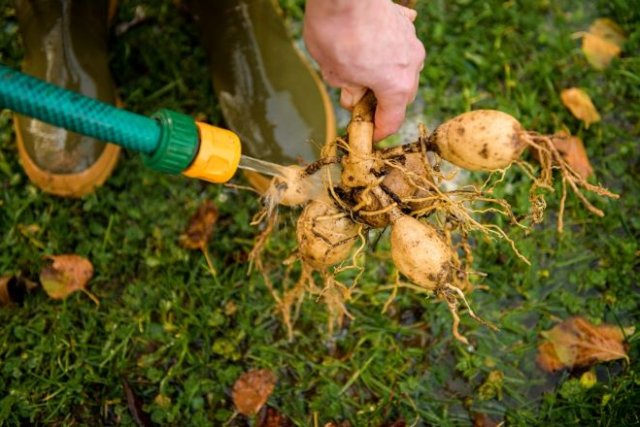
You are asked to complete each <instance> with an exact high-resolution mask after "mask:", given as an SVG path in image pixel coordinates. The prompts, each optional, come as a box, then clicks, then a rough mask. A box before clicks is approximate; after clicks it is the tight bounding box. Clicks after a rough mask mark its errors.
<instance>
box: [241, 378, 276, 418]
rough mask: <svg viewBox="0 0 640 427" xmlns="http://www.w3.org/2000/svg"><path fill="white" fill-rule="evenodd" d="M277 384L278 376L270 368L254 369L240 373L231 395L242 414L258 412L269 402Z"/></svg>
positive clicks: (248, 414)
mask: <svg viewBox="0 0 640 427" xmlns="http://www.w3.org/2000/svg"><path fill="white" fill-rule="evenodd" d="M275 385H276V376H275V374H274V373H273V372H272V371H270V370H269V369H252V370H250V371H247V372H245V373H244V374H242V375H240V377H239V378H238V379H237V380H236V383H235V384H234V385H233V391H232V392H231V397H232V398H233V403H234V405H235V406H236V408H237V409H238V412H240V413H241V414H242V415H247V416H250V415H254V414H256V413H257V412H258V411H259V410H260V408H262V405H264V404H265V403H266V402H267V399H269V396H271V393H272V392H273V389H274V387H275Z"/></svg>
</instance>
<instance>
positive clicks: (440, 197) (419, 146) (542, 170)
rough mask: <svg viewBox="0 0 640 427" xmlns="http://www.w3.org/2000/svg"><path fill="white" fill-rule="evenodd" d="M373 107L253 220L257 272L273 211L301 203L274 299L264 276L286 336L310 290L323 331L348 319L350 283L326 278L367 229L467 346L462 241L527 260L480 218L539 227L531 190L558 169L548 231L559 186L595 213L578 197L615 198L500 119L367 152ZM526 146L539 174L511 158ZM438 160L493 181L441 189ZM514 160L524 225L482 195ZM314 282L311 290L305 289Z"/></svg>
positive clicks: (287, 180) (479, 118)
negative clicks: (385, 232) (380, 232)
mask: <svg viewBox="0 0 640 427" xmlns="http://www.w3.org/2000/svg"><path fill="white" fill-rule="evenodd" d="M374 111H375V98H374V96H373V94H372V93H371V92H369V93H367V94H366V95H365V97H364V98H363V99H362V100H361V101H360V103H359V104H358V105H357V106H356V107H355V108H354V110H353V112H352V119H351V123H350V124H349V127H348V129H347V135H346V137H345V138H338V139H337V140H336V141H335V142H334V143H332V144H330V145H329V146H326V147H324V149H323V153H322V158H321V159H320V160H319V161H318V162H315V163H313V164H311V165H308V166H307V167H300V166H291V167H289V168H288V170H287V171H286V172H285V173H283V175H282V176H281V177H278V178H276V179H274V180H273V182H272V185H271V188H270V189H269V190H268V191H267V193H266V195H265V197H264V200H265V211H264V212H263V213H262V215H260V217H259V218H260V220H261V221H262V220H265V218H266V221H267V226H266V227H265V228H264V231H263V233H262V234H261V235H260V236H259V237H258V240H257V243H256V246H255V248H254V251H253V252H252V254H251V260H252V261H253V262H254V264H255V265H256V266H257V267H258V268H259V269H261V270H262V271H263V273H265V272H264V265H263V263H262V261H261V258H260V253H261V250H262V248H263V247H264V244H265V242H266V239H267V236H268V234H269V233H271V232H272V231H273V229H274V227H273V225H274V224H275V222H276V212H277V209H276V208H275V207H276V205H278V204H281V205H285V206H303V210H302V213H301V214H300V217H299V219H298V222H297V225H296V238H297V243H298V250H297V253H296V256H295V259H296V260H299V261H300V262H301V265H302V268H301V274H300V279H299V280H298V281H297V282H296V283H295V285H293V286H292V287H290V288H288V289H285V290H284V291H283V292H282V293H278V292H277V291H276V290H275V289H274V286H273V285H272V284H271V281H270V280H269V278H268V275H267V274H266V273H265V274H264V277H265V282H266V283H267V285H268V286H269V288H270V290H271V292H272V293H273V295H274V297H275V299H276V301H277V302H278V305H279V307H280V310H281V312H282V315H283V319H284V321H285V324H286V326H287V327H288V330H289V334H290V337H292V325H291V310H292V306H294V305H296V306H298V304H299V302H300V301H301V299H302V298H303V295H304V293H305V292H311V293H313V294H316V295H318V296H319V297H321V298H323V299H324V300H325V302H326V303H327V306H328V308H329V313H330V314H331V316H330V319H329V326H330V330H331V328H332V327H333V325H334V323H340V321H341V320H342V319H343V317H344V316H345V315H347V316H349V313H348V312H347V310H346V306H345V304H344V302H345V300H346V299H348V298H349V295H350V291H351V289H352V286H353V285H352V286H351V287H348V286H346V285H344V284H342V283H340V282H339V281H338V280H337V278H336V274H337V272H339V271H343V270H344V269H345V268H349V267H355V268H361V267H357V259H356V255H357V254H359V253H362V249H363V248H364V247H365V245H366V237H367V236H368V231H369V230H374V229H385V228H390V243H391V259H392V260H393V263H394V265H395V267H396V268H397V270H398V271H399V272H400V273H401V274H402V275H403V276H404V277H406V278H407V279H409V281H410V282H411V283H412V285H410V287H412V288H413V289H422V290H424V291H428V292H433V293H434V294H435V295H436V296H437V297H439V298H441V299H443V300H444V301H445V302H446V303H447V305H448V306H449V308H450V310H451V312H452V315H453V317H454V322H453V335H454V336H455V337H456V338H457V339H459V340H460V341H462V342H465V343H466V342H467V340H466V338H465V337H464V336H463V335H461V334H460V333H459V331H458V324H459V317H458V313H457V307H458V306H459V303H460V302H461V301H462V302H463V303H464V305H465V306H466V307H467V308H468V312H469V314H470V315H471V316H472V317H474V318H476V319H478V318H477V317H476V316H475V314H474V313H473V311H472V310H471V308H470V306H469V304H468V302H467V300H466V298H465V292H467V291H469V290H470V289H471V284H470V280H469V276H470V275H471V274H472V273H473V270H472V269H471V263H472V260H473V255H472V249H471V247H472V245H471V244H470V242H469V233H470V232H480V233H484V234H486V235H488V236H490V237H495V238H500V239H505V240H507V241H508V242H509V243H510V245H511V247H512V248H513V250H514V252H515V254H516V255H517V256H518V257H520V258H521V259H522V260H523V261H525V262H528V261H527V259H526V258H525V257H524V256H523V255H522V254H520V252H519V251H518V250H517V247H516V245H515V242H514V241H513V240H512V239H511V238H510V237H509V236H508V235H507V233H506V232H505V231H504V230H502V228H500V227H499V226H497V225H495V224H492V223H488V224H485V223H482V222H481V219H480V218H482V214H483V213H487V212H489V213H492V214H495V215H502V216H504V217H505V218H506V219H507V220H508V221H509V222H510V223H511V224H513V225H515V226H518V227H522V228H527V227H529V225H531V224H535V223H538V222H540V221H541V220H542V217H543V211H544V208H545V206H546V203H545V201H544V196H543V195H542V194H541V190H545V189H546V190H550V191H553V170H554V169H557V170H559V172H560V175H561V180H562V197H561V203H560V215H559V221H558V227H559V230H561V228H562V214H563V212H564V204H565V199H566V196H567V188H570V189H572V190H573V191H574V192H575V194H576V195H577V196H578V198H579V199H580V200H581V201H582V202H583V204H584V206H585V207H586V208H587V209H588V210H590V211H591V212H593V213H595V214H597V215H602V214H603V213H602V211H600V210H599V209H597V208H596V207H594V206H593V205H592V204H591V203H590V202H589V201H588V200H587V199H586V197H585V196H584V194H583V191H589V192H595V193H596V194H598V195H601V196H607V197H612V198H616V197H617V195H616V194H613V193H611V192H609V191H607V190H606V189H604V188H602V187H599V186H596V185H593V184H590V183H588V182H587V181H586V180H585V179H584V178H583V177H581V176H580V175H579V174H577V173H576V172H575V171H574V170H572V168H571V166H570V165H569V164H568V163H567V162H566V161H565V160H564V159H563V157H562V156H561V155H560V154H559V153H558V151H557V150H556V148H555V146H554V144H553V142H552V140H551V138H549V137H547V136H545V135H539V134H537V133H535V132H530V131H527V130H525V129H524V128H523V127H522V125H521V124H520V122H519V121H518V120H516V119H515V118H514V117H512V116H510V115H509V114H506V113H503V112H500V111H493V110H477V111H471V112H468V113H464V114H461V115H459V116H457V117H455V118H453V119H451V120H449V121H447V122H445V123H443V124H442V125H440V126H439V127H438V128H437V129H436V130H435V131H434V132H432V133H429V132H428V131H427V130H426V129H425V128H424V127H421V128H420V137H419V139H418V140H417V141H416V142H413V143H409V144H405V145H400V146H396V147H392V148H387V149H376V148H375V146H374V143H373V127H374V120H373V118H374V117H373V114H374ZM527 148H530V149H532V150H534V151H535V155H536V157H537V159H538V161H539V163H540V167H539V168H536V167H534V166H532V165H531V164H529V163H527V162H525V161H523V160H521V159H520V157H521V156H522V154H523V152H524V151H525V150H526V149H527ZM443 160H444V161H446V162H448V163H451V164H453V165H455V166H457V167H459V168H462V169H466V170H470V171H484V172H491V176H499V178H498V179H497V180H493V181H492V180H491V179H487V181H486V182H485V183H484V184H483V185H482V186H475V185H467V186H464V187H461V188H456V189H452V190H445V186H444V185H443V184H445V183H447V182H448V181H450V179H451V176H449V175H447V174H445V173H444V172H443V169H444V168H443V167H442V166H443ZM513 164H516V165H518V166H520V167H521V168H522V170H523V171H524V173H525V175H528V176H529V177H530V178H532V180H533V185H532V187H531V190H530V202H531V205H530V212H529V214H528V215H527V216H525V217H522V216H520V217H516V216H515V215H514V214H513V212H512V210H511V206H510V205H509V203H508V202H507V201H506V200H503V199H500V198H496V197H494V196H493V189H494V187H495V186H496V185H498V184H499V183H500V182H501V179H502V177H503V176H504V173H505V172H506V170H507V169H509V168H510V167H511V166H512V165H513ZM358 241H360V244H359V245H358V243H357V242H358ZM345 264H347V266H346V267H345ZM289 265H291V260H289ZM318 276H319V277H320V278H321V279H322V285H321V286H318V285H316V278H317V277H318Z"/></svg>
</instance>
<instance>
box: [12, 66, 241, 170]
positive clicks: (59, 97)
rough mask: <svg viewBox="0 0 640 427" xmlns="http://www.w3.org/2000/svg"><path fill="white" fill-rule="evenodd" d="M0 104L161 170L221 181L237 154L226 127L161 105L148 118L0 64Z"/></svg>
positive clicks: (235, 141)
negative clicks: (198, 120) (128, 153)
mask: <svg viewBox="0 0 640 427" xmlns="http://www.w3.org/2000/svg"><path fill="white" fill-rule="evenodd" d="M0 108H8V109H10V110H12V111H14V112H16V113H18V114H23V115H25V116H28V117H32V118H35V119H38V120H41V121H43V122H46V123H49V124H51V125H54V126H58V127H61V128H64V129H67V130H70V131H73V132H76V133H79V134H82V135H86V136H90V137H92V138H96V139H99V140H101V141H106V142H111V143H113V144H116V145H119V146H121V147H123V148H125V149H129V150H133V151H137V152H140V153H142V155H143V158H144V163H145V165H146V166H148V167H150V168H153V169H155V170H158V171H161V172H165V173H171V174H177V173H184V174H185V175H187V176H191V177H195V178H201V179H205V180H208V181H212V182H224V181H226V180H228V179H230V178H231V177H232V176H233V174H234V173H235V171H236V169H237V167H238V162H239V159H240V141H239V140H238V138H237V136H236V135H235V134H233V133H232V132H230V131H228V130H225V129H220V128H216V127H214V126H210V125H207V124H205V123H196V122H195V121H194V120H193V119H192V118H191V117H189V116H187V115H184V114H181V113H177V112H175V111H171V110H166V109H162V110H159V111H158V112H156V113H154V114H153V115H152V117H151V118H148V117H145V116H142V115H140V114H136V113H132V112H130V111H126V110H123V109H120V108H116V107H114V106H112V105H109V104H106V103H104V102H101V101H98V100H95V99H92V98H89V97H86V96H83V95H80V94H78V93H75V92H72V91H70V90H66V89H63V88H60V87H57V86H55V85H52V84H50V83H47V82H45V81H43V80H40V79H37V78H35V77H32V76H28V75H26V74H24V73H21V72H19V71H16V70H13V69H11V68H8V67H6V66H4V65H1V64H0ZM203 129H206V131H203ZM203 135H206V138H203Z"/></svg>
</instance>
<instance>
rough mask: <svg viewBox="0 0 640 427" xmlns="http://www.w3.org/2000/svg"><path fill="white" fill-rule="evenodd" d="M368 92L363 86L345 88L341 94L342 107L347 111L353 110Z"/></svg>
mask: <svg viewBox="0 0 640 427" xmlns="http://www.w3.org/2000/svg"><path fill="white" fill-rule="evenodd" d="M366 92H367V88H366V87H363V86H345V87H343V88H342V91H341V92H340V105H342V107H343V108H346V109H347V110H351V109H352V108H353V107H355V106H356V104H357V103H358V101H360V100H361V99H362V97H363V96H364V94H365V93H366Z"/></svg>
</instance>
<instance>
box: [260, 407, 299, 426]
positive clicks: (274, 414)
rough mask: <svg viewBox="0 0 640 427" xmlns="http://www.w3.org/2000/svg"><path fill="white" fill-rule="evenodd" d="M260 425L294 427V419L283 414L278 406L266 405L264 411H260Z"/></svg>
mask: <svg viewBox="0 0 640 427" xmlns="http://www.w3.org/2000/svg"><path fill="white" fill-rule="evenodd" d="M256 426H258V427H294V424H293V421H291V420H290V419H289V417H287V416H286V415H283V414H281V413H280V412H279V411H278V410H277V409H276V408H272V407H271V406H266V407H265V408H264V410H263V411H260V414H259V417H258V422H257V423H256Z"/></svg>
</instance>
